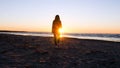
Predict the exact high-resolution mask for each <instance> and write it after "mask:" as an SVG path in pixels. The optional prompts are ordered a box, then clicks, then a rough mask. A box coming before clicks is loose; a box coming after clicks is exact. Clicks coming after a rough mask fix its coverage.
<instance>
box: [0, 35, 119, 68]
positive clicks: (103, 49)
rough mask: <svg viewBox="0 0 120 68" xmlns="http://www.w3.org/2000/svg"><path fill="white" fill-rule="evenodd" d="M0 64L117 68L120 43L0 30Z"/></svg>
mask: <svg viewBox="0 0 120 68" xmlns="http://www.w3.org/2000/svg"><path fill="white" fill-rule="evenodd" d="M0 67H2V68H6V67H20V68H23V67H28V68H31V67H34V68H72V67H74V68H119V67H120V43H119V42H110V41H100V40H88V39H76V38H66V37H63V38H61V42H60V44H59V48H56V47H55V45H54V42H53V38H52V37H40V36H21V35H11V34H0Z"/></svg>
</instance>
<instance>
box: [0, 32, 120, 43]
mask: <svg viewBox="0 0 120 68" xmlns="http://www.w3.org/2000/svg"><path fill="white" fill-rule="evenodd" d="M0 34H14V35H24V36H43V37H53V35H52V34H51V33H48V32H0ZM62 37H70V38H78V39H94V40H105V41H114V42H120V34H88V33H87V34H85V33H84V34H83V33H82V34H80V33H67V34H62Z"/></svg>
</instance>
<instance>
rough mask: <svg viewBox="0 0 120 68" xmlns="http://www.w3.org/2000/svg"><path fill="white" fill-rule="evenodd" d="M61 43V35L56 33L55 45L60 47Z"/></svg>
mask: <svg viewBox="0 0 120 68" xmlns="http://www.w3.org/2000/svg"><path fill="white" fill-rule="evenodd" d="M59 42H60V34H59V33H57V34H56V33H54V43H55V45H58V43H59Z"/></svg>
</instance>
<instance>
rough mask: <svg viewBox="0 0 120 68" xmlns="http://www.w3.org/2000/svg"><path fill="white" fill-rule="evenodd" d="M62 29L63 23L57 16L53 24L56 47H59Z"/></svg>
mask: <svg viewBox="0 0 120 68" xmlns="http://www.w3.org/2000/svg"><path fill="white" fill-rule="evenodd" d="M60 28H62V23H61V21H60V17H59V15H56V16H55V19H54V20H53V24H52V33H53V35H54V43H55V45H58V43H59V41H60V32H59V29H60Z"/></svg>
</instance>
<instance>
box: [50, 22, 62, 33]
mask: <svg viewBox="0 0 120 68" xmlns="http://www.w3.org/2000/svg"><path fill="white" fill-rule="evenodd" d="M60 28H62V24H61V21H60V20H54V21H53V24H52V33H55V34H56V33H59V29H60Z"/></svg>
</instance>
